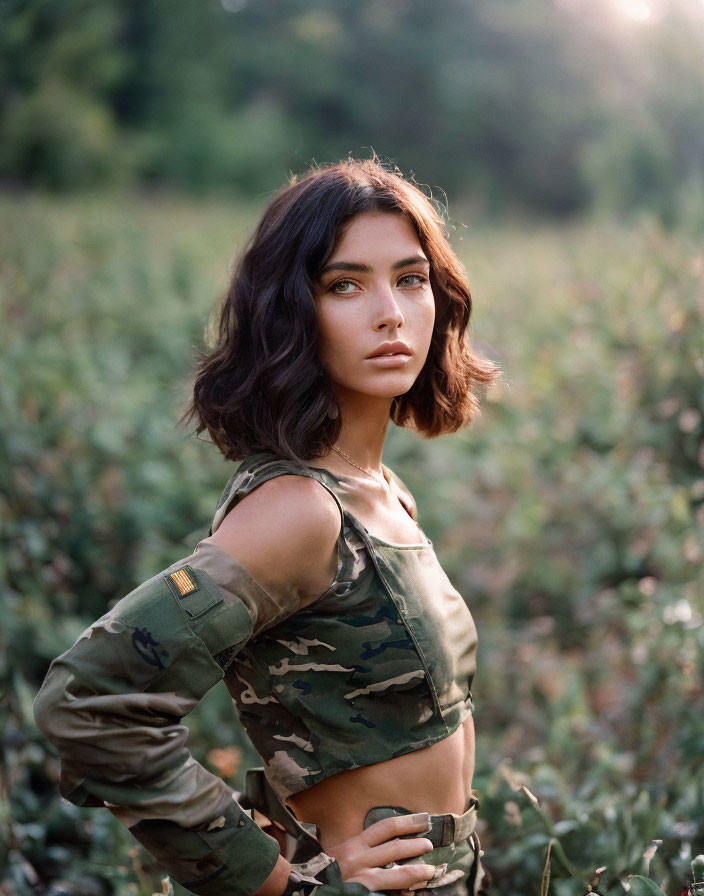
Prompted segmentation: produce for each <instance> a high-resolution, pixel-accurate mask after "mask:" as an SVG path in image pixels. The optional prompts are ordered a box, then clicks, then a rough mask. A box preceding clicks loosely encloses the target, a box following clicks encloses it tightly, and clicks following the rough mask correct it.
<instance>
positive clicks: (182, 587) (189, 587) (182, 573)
mask: <svg viewBox="0 0 704 896" xmlns="http://www.w3.org/2000/svg"><path fill="white" fill-rule="evenodd" d="M169 578H170V579H171V581H172V582H173V583H174V585H175V586H176V587H177V588H178V593H179V594H180V595H181V597H184V596H185V595H186V594H190V593H191V591H196V590H197V587H198V586H197V585H196V583H195V582H194V581H193V579H192V578H191V577H190V576H189V575H188V573H187V572H186V570H185V569H177V570H176V572H172V573H171V575H170V576H169Z"/></svg>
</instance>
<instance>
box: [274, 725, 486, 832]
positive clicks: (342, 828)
mask: <svg viewBox="0 0 704 896" xmlns="http://www.w3.org/2000/svg"><path fill="white" fill-rule="evenodd" d="M473 771H474V725H473V721H472V717H471V716H469V717H468V718H467V719H466V720H465V722H464V724H463V725H461V726H460V727H459V728H458V729H457V730H456V731H455V732H454V733H453V734H451V735H449V736H448V737H446V738H444V739H442V740H440V741H437V742H436V743H434V744H432V745H431V746H429V747H424V748H422V749H419V750H415V751H413V752H411V753H405V754H404V755H402V756H397V757H394V758H392V759H388V760H385V761H383V762H377V763H374V764H372V765H366V766H363V767H361V768H355V769H349V770H347V771H343V772H340V773H338V774H335V775H332V776H331V777H329V778H326V779H325V780H324V781H321V782H320V783H318V784H315V785H313V786H312V787H310V788H308V789H307V790H304V791H302V792H300V793H297V794H294V795H293V796H290V797H289V798H288V800H287V803H288V805H289V806H290V807H291V809H292V810H293V812H294V814H295V815H296V817H297V818H298V820H299V821H302V822H307V823H309V824H314V825H315V826H316V827H317V828H318V832H319V839H320V842H321V844H322V845H323V847H324V848H325V847H326V846H331V845H333V844H335V843H337V842H340V841H342V840H345V839H347V838H349V837H352V836H355V835H356V834H359V833H360V832H361V831H362V830H363V829H364V823H365V818H366V817H367V813H368V812H369V810H370V809H373V808H374V807H378V806H402V807H404V808H405V809H406V810H408V811H409V812H429V813H431V814H434V815H442V814H446V813H451V814H456V815H459V814H461V813H463V812H464V811H465V810H466V808H467V806H468V805H469V803H470V800H471V787H472V774H473Z"/></svg>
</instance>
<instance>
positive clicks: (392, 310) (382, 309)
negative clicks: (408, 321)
mask: <svg viewBox="0 0 704 896" xmlns="http://www.w3.org/2000/svg"><path fill="white" fill-rule="evenodd" d="M375 312H376V316H375V321H374V329H375V330H384V329H389V330H392V329H394V327H401V326H403V321H404V318H403V313H402V311H401V307H400V305H399V303H398V299H397V297H396V294H395V292H394V290H393V289H392V287H391V286H385V287H381V288H380V290H379V292H378V294H377V303H376V306H375Z"/></svg>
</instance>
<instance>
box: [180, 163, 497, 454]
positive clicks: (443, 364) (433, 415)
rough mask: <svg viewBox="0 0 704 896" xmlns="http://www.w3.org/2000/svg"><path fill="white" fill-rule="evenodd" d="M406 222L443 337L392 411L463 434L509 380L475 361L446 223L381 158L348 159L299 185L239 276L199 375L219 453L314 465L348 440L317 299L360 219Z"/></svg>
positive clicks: (201, 420) (203, 421)
mask: <svg viewBox="0 0 704 896" xmlns="http://www.w3.org/2000/svg"><path fill="white" fill-rule="evenodd" d="M370 211H390V212H400V213H401V214H404V215H406V217H407V218H408V219H409V220H410V222H411V223H412V224H413V226H414V228H415V230H416V233H417V234H418V240H419V242H420V244H421V246H422V248H423V250H424V252H425V253H426V255H427V257H428V260H429V262H430V283H431V286H432V289H433V294H434V296H435V327H434V331H433V336H432V341H431V345H430V351H429V353H428V358H427V360H426V362H425V365H424V367H423V369H422V370H421V372H420V375H419V376H418V379H417V380H416V382H415V383H414V384H413V386H412V387H411V389H410V390H409V391H408V392H407V393H406V394H404V395H399V396H397V397H396V398H395V399H394V401H393V403H392V406H391V414H390V416H391V419H392V420H393V421H394V423H396V424H398V425H399V426H410V427H413V428H414V429H416V430H417V431H418V432H419V433H420V434H421V435H424V436H427V437H432V436H437V435H440V434H442V433H447V432H454V431H455V430H457V429H459V428H460V427H461V426H464V425H465V424H467V423H469V422H470V421H471V419H472V418H473V417H474V415H475V414H476V412H477V410H478V394H477V393H478V390H479V389H481V387H485V386H487V385H488V384H490V383H491V382H492V380H494V379H495V378H496V377H497V376H498V374H499V370H498V368H497V366H496V365H495V364H493V363H492V362H491V361H487V360H486V359H484V358H482V357H480V356H478V355H476V354H474V353H473V352H472V350H471V347H470V344H469V339H468V336H467V325H468V323H469V317H470V312H471V307H472V300H471V297H470V292H469V285H468V283H467V276H466V274H465V271H464V268H463V267H462V265H461V263H460V261H459V260H458V258H457V256H456V255H455V253H454V252H453V250H452V248H451V246H450V244H449V242H448V240H447V237H446V236H445V231H444V225H443V220H442V217H441V215H440V214H439V213H438V212H437V211H436V209H435V208H434V206H433V204H432V203H431V202H430V200H429V199H428V198H427V197H426V196H425V195H424V194H423V193H422V192H421V191H420V190H419V189H418V188H417V187H415V186H414V185H413V184H411V183H409V182H408V181H406V180H404V178H403V177H402V176H401V174H400V172H398V171H396V170H388V169H387V168H386V167H384V165H382V164H381V163H380V162H379V161H378V160H377V159H370V160H365V161H355V160H349V161H346V162H340V163H339V164H337V165H331V166H329V167H326V168H316V169H314V170H312V171H311V172H310V173H309V174H307V175H306V176H305V177H303V178H302V179H300V180H298V179H297V178H295V177H294V178H293V179H292V180H291V182H290V183H289V185H288V186H287V187H285V188H284V189H283V190H282V191H281V192H280V193H278V194H277V195H276V196H275V197H274V199H273V200H272V202H271V203H270V204H269V206H268V208H267V209H266V211H265V212H264V214H263V216H262V219H261V221H260V222H259V226H258V227H257V229H256V231H255V233H254V236H253V237H252V239H251V241H250V243H249V245H248V246H247V248H246V251H245V252H244V255H243V256H242V258H241V260H240V262H239V264H238V266H237V268H236V270H235V273H234V276H233V278H232V282H231V284H230V287H229V289H228V292H227V294H226V296H225V301H224V304H223V307H222V312H221V317H220V325H219V329H218V339H217V344H216V346H215V348H214V350H213V351H212V353H211V354H210V355H207V356H204V357H203V358H202V359H201V361H200V363H199V366H198V371H197V374H196V379H195V385H194V390H193V401H192V403H191V405H190V407H189V409H188V411H187V412H186V415H185V416H186V419H189V420H191V419H193V418H195V419H196V420H197V421H198V426H197V430H198V432H199V433H201V432H203V431H204V430H206V429H207V430H208V432H209V433H210V436H211V438H212V439H213V441H214V442H215V444H216V445H217V446H218V448H219V449H220V451H221V452H222V453H223V454H224V455H225V457H227V458H229V459H233V460H234V459H238V458H241V457H244V456H245V455H247V454H249V453H251V452H255V451H271V452H274V453H275V454H278V455H280V456H284V457H290V458H293V459H299V460H308V459H311V458H314V457H316V456H319V455H321V454H324V453H326V452H327V451H328V450H329V448H330V446H331V445H332V444H333V443H334V442H335V440H336V439H337V437H338V435H339V432H340V418H339V417H337V418H336V419H331V417H330V416H329V414H328V410H329V408H330V407H331V401H332V399H333V387H332V382H331V381H330V378H329V377H328V375H327V373H326V372H325V370H324V368H323V366H322V364H321V363H320V361H319V360H318V343H319V331H318V322H317V316H316V308H315V302H314V291H315V286H316V283H317V280H318V276H319V272H320V270H321V269H322V268H323V267H324V265H325V263H326V262H327V260H328V259H329V258H330V257H331V255H332V253H333V251H334V249H335V245H336V243H337V242H338V240H339V239H340V237H341V235H342V232H343V230H344V227H345V225H346V224H348V223H349V222H350V220H351V219H352V218H354V217H355V215H359V214H361V213H363V212H370Z"/></svg>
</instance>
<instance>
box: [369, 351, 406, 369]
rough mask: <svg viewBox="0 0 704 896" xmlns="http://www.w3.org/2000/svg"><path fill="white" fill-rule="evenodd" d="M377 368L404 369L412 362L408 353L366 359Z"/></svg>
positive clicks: (395, 353)
mask: <svg viewBox="0 0 704 896" xmlns="http://www.w3.org/2000/svg"><path fill="white" fill-rule="evenodd" d="M366 360H367V361H368V362H369V363H370V364H374V365H375V366H377V367H404V366H405V365H406V364H408V362H409V361H410V360H411V356H410V355H409V354H407V353H406V352H394V353H393V354H384V355H373V356H372V357H371V358H367V359H366Z"/></svg>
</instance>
